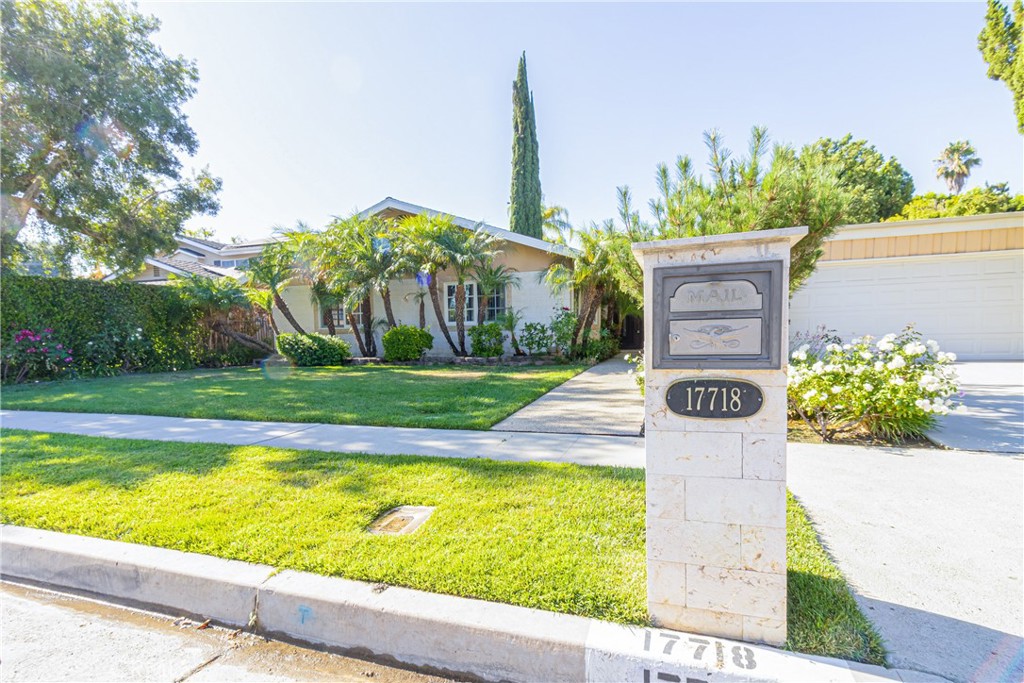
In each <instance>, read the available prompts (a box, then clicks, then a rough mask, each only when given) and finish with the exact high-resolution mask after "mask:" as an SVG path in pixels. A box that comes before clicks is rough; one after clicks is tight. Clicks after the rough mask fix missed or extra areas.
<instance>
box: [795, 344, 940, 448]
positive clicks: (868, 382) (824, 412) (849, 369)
mask: <svg viewBox="0 0 1024 683" xmlns="http://www.w3.org/2000/svg"><path fill="white" fill-rule="evenodd" d="M816 349H820V350H817V351H816ZM955 360H956V355H955V354H952V353H944V352H942V351H940V350H939V345H938V343H936V342H935V341H932V340H928V341H927V342H922V341H921V335H920V334H919V333H918V332H916V331H915V330H914V329H913V327H907V328H906V329H904V330H903V331H902V332H901V333H900V334H898V335H896V334H887V335H885V336H884V337H882V338H881V339H879V340H878V341H877V342H875V341H874V340H873V339H872V338H871V337H861V338H857V339H854V340H852V341H851V342H850V343H848V344H841V343H840V342H839V341H830V342H828V343H827V344H825V346H824V348H823V349H821V348H820V345H815V344H813V343H805V344H803V345H801V346H800V347H799V348H797V350H796V351H794V352H793V354H792V358H791V360H790V364H789V379H788V390H787V394H788V399H789V407H790V411H791V412H793V413H795V414H796V415H799V416H800V418H801V419H802V420H804V422H806V423H807V424H808V425H809V426H810V427H811V429H814V430H815V431H816V432H817V433H818V434H819V435H820V436H821V438H822V440H823V441H831V440H832V438H833V437H835V436H836V435H838V434H842V433H844V432H849V431H854V430H857V429H861V428H863V429H865V430H867V431H868V432H869V433H871V434H874V435H876V436H882V437H884V438H886V439H890V440H894V441H900V440H902V439H905V438H907V437H917V436H921V435H922V434H923V433H924V432H925V430H927V429H928V428H930V427H932V426H933V425H934V422H935V416H936V415H945V414H947V413H949V412H950V410H951V409H952V408H953V401H952V400H951V399H950V398H949V397H950V396H952V395H953V394H955V393H956V391H957V376H956V369H955V368H954V367H953V361H955Z"/></svg>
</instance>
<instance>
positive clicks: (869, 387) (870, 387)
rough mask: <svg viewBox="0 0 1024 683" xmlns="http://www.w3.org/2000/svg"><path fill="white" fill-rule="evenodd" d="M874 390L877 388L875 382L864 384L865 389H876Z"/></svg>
mask: <svg viewBox="0 0 1024 683" xmlns="http://www.w3.org/2000/svg"><path fill="white" fill-rule="evenodd" d="M874 390H875V387H874V385H873V384H870V383H868V384H865V385H864V391H874Z"/></svg>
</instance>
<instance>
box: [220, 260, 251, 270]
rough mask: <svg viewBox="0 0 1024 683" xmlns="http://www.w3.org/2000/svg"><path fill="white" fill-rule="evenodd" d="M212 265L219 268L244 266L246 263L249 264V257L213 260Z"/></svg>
mask: <svg viewBox="0 0 1024 683" xmlns="http://www.w3.org/2000/svg"><path fill="white" fill-rule="evenodd" d="M213 265H215V266H218V267H220V268H245V267H246V266H247V265H249V259H247V258H240V259H228V260H226V261H225V260H214V262H213Z"/></svg>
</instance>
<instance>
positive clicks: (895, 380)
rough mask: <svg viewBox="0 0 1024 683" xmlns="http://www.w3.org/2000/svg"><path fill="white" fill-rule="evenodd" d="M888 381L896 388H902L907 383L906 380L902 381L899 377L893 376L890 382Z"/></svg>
mask: <svg viewBox="0 0 1024 683" xmlns="http://www.w3.org/2000/svg"><path fill="white" fill-rule="evenodd" d="M889 381H890V382H892V383H893V384H895V385H896V386H898V387H902V386H903V385H904V384H906V383H907V380H905V379H903V378H902V377H900V376H899V375H894V376H893V378H892V379H891V380H889Z"/></svg>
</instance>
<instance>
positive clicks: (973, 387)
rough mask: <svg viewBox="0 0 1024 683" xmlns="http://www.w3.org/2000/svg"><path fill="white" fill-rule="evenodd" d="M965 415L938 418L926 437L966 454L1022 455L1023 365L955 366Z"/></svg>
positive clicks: (1023, 416) (965, 364)
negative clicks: (934, 427)
mask: <svg viewBox="0 0 1024 683" xmlns="http://www.w3.org/2000/svg"><path fill="white" fill-rule="evenodd" d="M956 368H957V372H958V373H959V375H960V388H961V390H962V391H963V392H964V397H963V402H964V405H965V406H967V412H966V413H960V414H953V415H947V416H946V417H943V418H939V424H938V426H937V428H936V429H934V430H932V431H930V432H928V438H929V439H931V440H932V441H934V442H935V443H937V444H939V445H940V446H944V447H945V448H956V449H960V450H969V451H989V452H994V453H1024V363H1021V362H1015V363H999V362H991V363H982V362H976V363H957V366H956Z"/></svg>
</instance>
